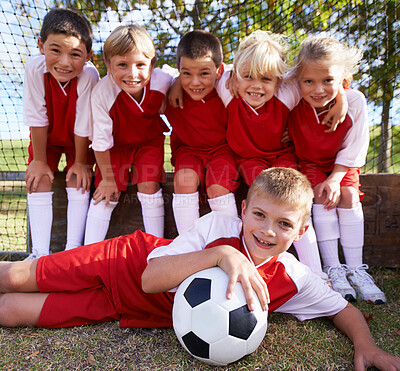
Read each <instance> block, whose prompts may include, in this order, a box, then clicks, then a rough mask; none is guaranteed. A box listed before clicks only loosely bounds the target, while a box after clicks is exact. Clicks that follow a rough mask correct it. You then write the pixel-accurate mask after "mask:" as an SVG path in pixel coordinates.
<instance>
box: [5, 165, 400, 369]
mask: <svg viewBox="0 0 400 371" xmlns="http://www.w3.org/2000/svg"><path fill="white" fill-rule="evenodd" d="M312 198H313V192H312V189H311V187H310V184H309V182H308V181H307V179H306V178H305V176H303V175H301V174H300V173H299V172H297V171H296V170H293V169H288V168H271V169H268V170H264V171H262V172H261V173H260V175H259V176H258V177H257V178H256V180H255V181H254V183H253V184H252V186H251V187H250V189H249V192H248V195H247V199H246V200H244V201H243V204H242V220H240V219H239V218H235V217H231V216H227V215H225V214H223V213H218V212H211V213H210V214H207V215H206V216H204V217H202V218H200V219H199V220H198V221H196V223H195V225H194V227H193V228H191V229H189V230H188V231H187V232H184V233H182V234H181V235H180V236H179V237H177V238H176V239H175V240H173V241H170V240H166V239H161V238H157V237H154V236H152V235H149V234H146V233H143V232H141V231H136V232H134V233H133V234H130V235H126V236H121V237H116V238H113V239H110V240H106V241H103V242H99V243H95V244H92V245H89V246H86V247H84V248H77V249H74V250H71V251H65V252H60V253H56V254H53V255H49V256H45V257H41V258H40V259H38V260H31V261H23V262H2V263H1V264H0V292H2V293H3V294H1V296H0V325H2V326H27V325H31V326H38V327H48V328H56V327H68V326H77V325H85V324H95V323H100V322H105V321H114V320H118V321H120V326H121V327H166V326H171V325H172V319H171V312H172V304H173V295H174V294H173V292H172V291H173V289H174V288H175V287H176V286H178V285H179V284H180V283H181V282H182V281H183V280H184V279H185V278H186V277H188V276H189V275H191V274H193V273H195V272H197V271H200V270H202V269H206V268H209V267H213V266H219V267H221V268H222V269H223V270H224V271H225V272H226V273H227V274H228V275H229V277H230V280H229V283H228V287H227V292H226V295H227V298H228V299H229V298H230V297H231V295H232V291H233V286H234V284H235V282H237V281H240V282H241V284H242V286H243V288H244V291H245V295H246V299H247V304H248V306H249V309H250V310H252V309H253V308H254V300H255V298H254V297H253V295H252V290H251V288H253V289H254V290H255V291H256V293H257V296H258V299H259V300H260V302H261V305H262V306H263V307H264V308H267V307H268V310H269V311H277V312H283V313H291V314H293V315H295V316H296V317H297V318H298V319H300V320H305V319H311V318H315V317H321V316H324V317H328V318H330V319H331V320H332V321H333V323H334V325H335V326H336V327H337V328H338V329H340V330H341V331H343V332H344V333H345V334H346V335H347V336H348V337H349V338H350V339H351V341H352V342H353V344H354V349H355V356H354V357H355V360H354V362H355V369H356V370H364V369H365V368H367V367H371V366H376V367H377V368H379V369H382V370H389V369H390V370H400V359H399V358H397V357H394V356H392V355H390V354H388V353H386V352H384V351H383V350H381V349H379V348H378V347H377V346H376V345H375V343H374V341H373V339H372V336H371V333H370V331H369V329H368V325H367V323H366V321H365V319H364V317H363V315H362V314H361V312H360V311H359V310H358V309H356V308H355V307H354V306H353V305H351V304H350V303H348V302H347V301H346V300H345V299H344V298H342V296H341V295H340V294H339V293H337V292H335V291H333V290H331V289H330V288H329V287H328V286H327V285H326V284H325V283H324V282H323V281H322V280H321V279H320V278H319V277H317V276H316V275H315V274H313V273H312V272H311V271H310V270H309V268H307V267H306V266H304V265H303V264H301V263H300V262H298V261H297V260H296V259H295V258H294V257H293V255H291V254H290V253H287V252H286V250H287V249H288V248H289V247H290V245H291V244H292V242H293V241H296V240H297V239H299V238H300V237H301V236H302V235H303V234H304V233H305V232H306V230H307V224H306V223H307V220H308V218H309V214H310V210H311V205H312ZM267 286H268V289H267ZM168 290H170V291H168Z"/></svg>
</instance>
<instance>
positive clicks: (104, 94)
mask: <svg viewBox="0 0 400 371" xmlns="http://www.w3.org/2000/svg"><path fill="white" fill-rule="evenodd" d="M156 73H157V75H156V77H155V76H154V75H155V74H156ZM159 73H160V71H159V70H157V71H154V72H153V74H152V76H151V79H150V82H149V83H148V84H147V85H146V86H145V88H144V92H143V98H142V100H141V102H136V100H135V99H134V98H133V97H132V96H130V95H129V94H127V93H126V92H125V91H123V90H121V89H120V88H119V87H118V86H117V84H116V83H115V82H114V80H113V78H112V76H111V75H107V76H106V77H104V78H103V79H102V80H101V81H100V82H99V83H98V85H97V86H96V87H95V88H94V89H93V94H92V110H93V145H92V147H93V149H94V150H95V151H106V150H108V149H111V148H113V147H115V148H116V149H117V150H118V148H121V147H125V148H126V147H132V146H137V145H141V144H144V143H146V142H149V141H151V140H153V139H155V138H157V137H160V136H163V132H165V131H168V127H167V126H166V124H165V123H164V121H163V120H162V119H161V117H160V114H159V110H160V108H161V105H162V102H163V100H164V96H165V92H166V90H167V89H168V86H169V82H170V77H169V76H167V75H166V74H163V73H160V75H161V77H159ZM153 79H154V80H155V81H154V82H153ZM160 80H163V81H162V83H160ZM153 85H155V87H153ZM160 85H162V87H161V86H160Z"/></svg>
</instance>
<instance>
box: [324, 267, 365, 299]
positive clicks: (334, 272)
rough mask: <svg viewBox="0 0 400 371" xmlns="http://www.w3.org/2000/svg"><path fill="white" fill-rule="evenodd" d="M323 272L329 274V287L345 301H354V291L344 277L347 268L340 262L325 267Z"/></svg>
mask: <svg viewBox="0 0 400 371" xmlns="http://www.w3.org/2000/svg"><path fill="white" fill-rule="evenodd" d="M323 270H324V272H326V273H327V274H328V276H329V279H330V282H331V287H332V289H333V290H334V291H336V292H338V293H339V294H340V295H342V296H343V297H344V298H345V299H346V300H347V301H349V302H353V301H356V296H357V295H356V291H355V290H354V289H353V287H351V285H350V283H349V281H348V280H347V278H346V275H347V271H348V268H347V266H346V265H344V264H342V265H339V266H337V267H325V268H324V269H323Z"/></svg>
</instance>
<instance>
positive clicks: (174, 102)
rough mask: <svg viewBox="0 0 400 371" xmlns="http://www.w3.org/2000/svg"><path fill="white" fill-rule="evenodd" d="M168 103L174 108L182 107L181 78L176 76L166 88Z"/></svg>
mask: <svg viewBox="0 0 400 371" xmlns="http://www.w3.org/2000/svg"><path fill="white" fill-rule="evenodd" d="M167 95H168V103H169V105H170V106H172V107H174V108H180V109H182V108H183V89H182V83H181V78H180V77H179V76H178V77H177V78H176V79H175V81H174V82H173V84H172V85H171V87H170V88H169V90H168V93H167Z"/></svg>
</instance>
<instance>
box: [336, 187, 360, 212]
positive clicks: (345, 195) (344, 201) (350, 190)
mask: <svg viewBox="0 0 400 371" xmlns="http://www.w3.org/2000/svg"><path fill="white" fill-rule="evenodd" d="M359 202H360V196H359V194H358V191H357V190H356V189H355V188H354V187H341V188H340V201H339V204H338V207H340V208H343V209H354V208H355V207H356V206H357V205H358V203H359Z"/></svg>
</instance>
